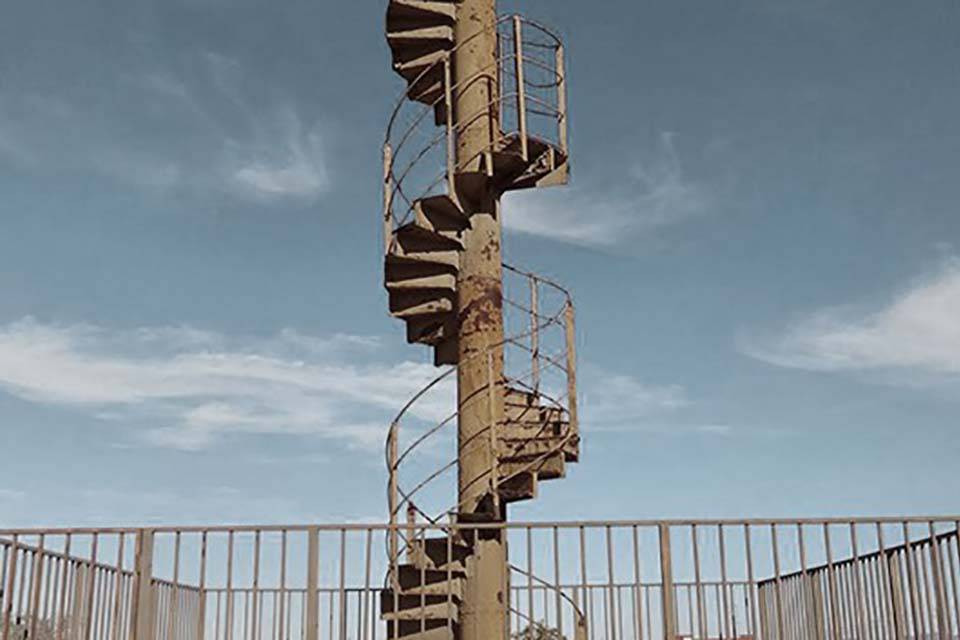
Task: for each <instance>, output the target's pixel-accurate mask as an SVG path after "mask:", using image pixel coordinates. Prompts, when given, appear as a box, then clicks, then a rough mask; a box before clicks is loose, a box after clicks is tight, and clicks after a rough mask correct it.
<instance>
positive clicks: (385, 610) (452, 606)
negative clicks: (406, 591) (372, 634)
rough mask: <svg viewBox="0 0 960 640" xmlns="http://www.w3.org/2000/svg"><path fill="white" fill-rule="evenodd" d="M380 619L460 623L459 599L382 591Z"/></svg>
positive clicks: (390, 590) (391, 590)
mask: <svg viewBox="0 0 960 640" xmlns="http://www.w3.org/2000/svg"><path fill="white" fill-rule="evenodd" d="M380 617H381V618H383V619H384V620H388V621H390V620H392V621H402V620H416V621H418V622H419V621H421V620H424V621H426V620H440V621H443V622H444V623H446V622H447V620H450V621H452V622H459V621H460V599H459V598H453V597H449V596H447V595H426V594H424V595H403V594H402V593H401V594H395V593H394V591H393V589H384V590H383V591H382V592H381V595H380Z"/></svg>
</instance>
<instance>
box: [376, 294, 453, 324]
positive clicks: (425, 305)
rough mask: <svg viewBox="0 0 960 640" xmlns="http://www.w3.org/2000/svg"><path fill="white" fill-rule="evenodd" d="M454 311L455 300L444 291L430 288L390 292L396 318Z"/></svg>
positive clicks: (391, 310)
mask: <svg viewBox="0 0 960 640" xmlns="http://www.w3.org/2000/svg"><path fill="white" fill-rule="evenodd" d="M449 311H453V301H452V300H451V299H450V298H449V297H447V294H446V293H445V292H443V291H439V290H438V291H433V290H429V289H421V290H413V291H391V292H390V314H391V315H393V317H395V318H413V317H416V316H431V315H435V314H438V313H445V312H449Z"/></svg>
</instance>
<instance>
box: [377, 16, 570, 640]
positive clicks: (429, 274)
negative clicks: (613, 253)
mask: <svg viewBox="0 0 960 640" xmlns="http://www.w3.org/2000/svg"><path fill="white" fill-rule="evenodd" d="M457 10H458V4H457V3H456V2H451V1H446V0H391V1H390V3H389V8H388V10H387V41H388V43H389V46H390V50H391V53H392V58H393V67H394V69H395V70H396V72H397V73H398V74H400V75H401V76H402V77H403V78H404V80H405V81H406V83H407V88H406V91H405V93H404V96H403V99H401V100H400V102H399V104H398V105H397V107H396V109H395V110H394V113H393V115H392V118H391V122H390V127H389V130H388V134H387V141H386V144H385V146H384V243H385V244H384V253H385V259H384V271H385V285H386V289H387V292H388V296H389V308H390V313H391V314H392V315H393V316H394V317H396V318H398V319H400V320H403V321H404V323H405V325H406V336H407V341H408V342H410V343H416V344H423V345H426V346H428V347H431V348H432V350H433V360H434V363H435V364H436V365H437V366H442V367H448V368H447V369H446V371H445V372H443V373H442V374H440V375H439V376H438V377H437V378H436V379H435V380H434V381H433V382H431V383H430V384H429V385H427V386H426V387H425V388H424V389H423V390H422V391H421V392H420V393H418V394H417V396H415V397H414V398H413V399H412V400H411V401H410V402H409V403H408V404H407V406H406V407H404V409H403V411H401V413H400V414H399V415H398V416H397V418H396V419H395V420H394V422H393V424H392V426H391V429H390V434H389V437H388V442H387V465H388V470H389V476H390V488H389V510H390V517H391V522H392V523H395V524H396V523H397V522H398V520H399V519H400V516H401V514H403V513H406V514H407V522H408V528H407V529H405V530H404V529H403V527H400V526H398V527H396V528H395V529H394V530H393V531H392V533H391V535H390V537H389V541H388V547H389V548H388V555H389V557H390V565H391V566H390V572H389V575H388V576H387V578H386V583H385V588H384V591H383V593H382V597H381V615H382V618H383V619H384V620H385V621H386V622H387V625H388V637H389V638H411V639H414V640H440V639H448V640H453V639H454V638H457V637H459V636H458V626H459V623H460V615H459V614H460V603H461V600H462V598H463V594H464V589H465V585H466V581H467V580H468V578H469V573H468V572H469V568H468V564H469V563H468V562H467V560H468V558H469V557H470V556H471V554H472V553H473V547H474V544H475V543H476V536H477V535H478V531H477V530H473V531H472V537H471V535H467V534H465V532H464V529H463V528H462V525H469V524H471V523H474V524H482V523H483V522H489V521H490V517H489V516H488V515H484V514H477V513H467V512H465V511H464V510H462V509H461V508H460V505H457V504H454V505H453V506H450V505H449V503H447V504H446V505H445V506H444V507H443V508H442V509H440V510H439V513H431V512H429V510H427V509H426V508H425V507H424V501H426V502H430V498H429V494H430V491H431V489H432V488H435V487H436V486H437V485H438V484H440V481H441V480H442V479H443V478H444V476H446V475H447V474H448V473H450V472H452V471H455V470H456V465H457V460H456V459H454V460H452V461H451V462H449V463H447V464H445V465H439V466H436V467H433V468H431V467H430V466H429V465H430V462H431V458H430V455H429V454H426V455H424V452H425V451H428V450H429V449H430V447H431V443H432V442H434V441H436V440H438V439H446V440H447V442H449V441H450V439H451V438H454V439H455V437H456V434H455V425H456V423H457V413H456V411H455V410H454V411H453V412H452V413H450V414H445V417H444V418H443V419H442V420H439V421H438V422H434V423H429V422H425V421H424V420H423V418H424V416H425V415H427V414H429V413H430V412H429V411H423V410H422V407H424V406H425V405H427V404H429V403H428V402H427V396H428V395H430V394H443V393H449V392H450V391H451V389H450V383H451V382H452V381H453V379H454V378H455V375H454V373H455V371H456V366H457V365H463V364H464V362H460V361H458V353H459V349H458V344H457V333H458V326H457V282H458V272H459V268H460V263H461V256H462V253H463V251H464V250H465V245H464V234H465V232H467V231H468V230H469V229H470V228H471V218H470V215H469V214H468V213H467V212H466V210H465V207H463V206H462V205H461V203H462V202H463V200H461V198H469V197H471V194H470V193H469V185H471V184H476V181H477V179H478V174H479V178H480V179H482V180H484V181H485V187H486V188H488V189H492V190H493V191H494V192H495V193H496V194H497V196H499V195H502V194H503V193H506V192H509V191H515V190H519V189H528V188H536V187H544V186H552V185H562V184H565V183H566V182H567V177H568V152H567V133H566V124H567V123H566V119H567V118H566V98H565V92H566V78H565V74H564V65H563V47H562V44H561V43H560V41H559V40H558V39H557V38H556V36H554V35H553V34H552V33H550V32H549V31H548V30H546V29H545V28H543V27H541V26H540V25H537V24H535V23H532V22H529V21H527V20H525V19H524V18H521V17H519V16H507V17H504V18H500V19H499V20H498V22H497V24H496V27H495V29H496V32H497V33H496V35H497V43H498V46H497V61H496V64H495V65H494V67H493V68H489V69H482V70H481V71H480V72H479V74H480V75H482V76H483V78H484V79H485V80H491V81H492V82H494V83H496V90H495V91H493V92H491V93H492V95H493V96H494V97H493V99H492V103H491V104H489V105H486V107H485V108H486V109H488V110H490V112H492V113H495V114H496V121H497V123H498V129H499V131H498V133H497V134H496V135H494V136H492V139H491V140H490V141H489V144H488V145H487V147H486V148H485V149H484V150H483V151H482V152H481V153H480V154H478V157H475V158H469V159H466V160H463V159H460V160H459V161H458V160H457V158H456V155H455V146H456V139H457V135H458V134H459V133H460V127H461V125H459V124H458V123H456V122H454V118H453V111H454V107H453V105H454V96H456V95H457V92H458V90H460V88H461V85H465V84H469V83H471V82H473V81H475V80H476V79H477V77H479V76H477V77H470V78H461V79H458V80H457V81H456V82H455V81H454V80H453V78H454V76H455V74H453V73H452V66H453V64H454V62H453V61H454V54H455V52H456V50H457V49H458V48H459V47H463V46H467V45H468V44H469V39H468V41H466V42H459V43H457V42H456V41H455V38H454V24H455V22H456V19H457ZM527 52H529V53H527ZM458 120H460V121H469V120H470V115H469V114H462V115H461V116H460V117H459V118H458ZM478 168H479V169H478ZM504 273H505V279H506V278H510V279H512V280H513V281H515V282H517V283H519V286H520V287H521V289H520V290H521V291H522V292H523V295H524V297H526V296H529V297H526V299H525V300H523V301H521V300H520V297H519V296H514V297H510V296H507V295H505V298H504V307H505V315H509V316H511V317H513V318H514V319H517V320H519V322H518V323H516V325H517V326H518V327H519V329H516V330H513V331H510V330H509V329H511V328H512V326H511V325H510V323H508V324H507V329H508V331H507V333H506V335H507V337H506V338H505V340H504V343H503V344H498V345H494V346H492V347H490V349H488V351H487V352H481V353H477V354H474V355H472V356H470V357H471V358H488V359H489V358H492V357H493V351H494V350H497V351H498V352H503V353H504V358H505V361H506V364H507V366H506V369H505V372H504V375H503V377H502V378H499V379H494V378H495V376H494V375H493V374H491V375H490V377H489V379H488V380H487V381H486V385H487V387H486V391H487V392H488V393H491V394H493V393H496V394H501V395H502V399H503V406H504V412H503V417H502V420H497V421H496V422H495V423H493V424H490V425H489V426H488V431H489V433H490V434H491V438H492V448H493V451H494V463H493V468H491V469H489V470H488V471H487V472H486V473H485V474H484V476H483V477H482V478H480V479H479V480H480V481H483V482H487V483H489V490H490V492H491V494H492V495H495V496H496V498H497V501H498V502H499V504H500V505H501V509H504V512H505V505H508V504H512V503H517V502H521V501H526V500H531V499H533V498H535V497H536V496H537V494H538V491H539V489H540V483H541V482H545V481H549V480H555V479H559V478H563V477H564V476H565V475H566V470H567V464H569V463H574V462H577V461H578V459H579V455H580V438H579V430H578V423H577V410H576V373H575V366H576V362H575V353H574V341H573V337H574V310H573V304H572V301H571V299H570V296H569V295H568V294H567V292H566V291H565V290H564V289H563V288H562V287H560V286H558V285H556V284H555V283H552V282H550V281H548V280H546V279H544V278H541V277H539V276H537V275H534V274H532V273H528V272H525V271H522V270H519V269H516V268H514V267H511V266H509V265H504ZM557 345H559V346H557ZM492 370H493V369H492V368H491V371H492ZM408 425H409V426H408ZM451 432H453V433H451ZM401 440H403V441H404V442H403V448H402V450H401ZM418 456H420V457H421V463H420V464H415V460H416V458H417V457H418ZM424 460H426V462H425V463H424V462H423V461H424ZM425 465H426V467H425ZM411 468H414V469H416V470H420V471H421V473H420V476H418V477H417V478H416V480H415V481H414V482H413V484H412V488H408V484H407V482H406V479H407V478H406V476H407V471H408V469H411ZM424 468H426V470H425V471H423V469H424ZM454 502H456V499H454ZM445 518H446V519H447V520H448V521H449V522H450V523H452V525H454V526H451V527H450V528H449V529H447V530H445V531H444V530H443V529H442V528H441V529H440V530H439V531H440V532H443V533H444V535H439V536H436V535H434V536H429V537H428V535H427V529H425V528H424V529H421V530H420V531H419V534H418V533H417V523H418V522H419V521H422V522H424V523H428V524H430V525H438V524H439V523H442V522H443V521H444V519H445ZM456 525H461V526H459V527H458V526H456ZM431 531H433V532H434V534H435V533H437V530H436V529H431ZM511 570H513V571H517V572H522V571H521V570H520V569H518V568H516V567H511ZM522 573H525V572H522ZM526 578H527V580H530V581H533V580H536V581H538V582H541V583H542V584H543V585H548V583H546V582H545V581H541V580H540V579H539V578H537V577H536V576H531V575H527V576H526ZM558 595H559V596H560V597H562V598H564V599H565V600H566V602H567V605H568V606H569V607H570V609H571V611H572V612H573V619H574V620H575V627H576V637H577V638H582V637H585V627H584V625H583V616H582V615H581V614H580V610H579V608H578V606H577V604H576V603H574V602H573V601H572V600H570V599H569V598H568V597H567V596H566V595H565V594H558ZM508 606H509V604H508ZM510 613H511V615H512V616H513V615H522V614H520V612H519V611H517V610H515V609H514V608H512V607H511V608H510ZM528 622H534V621H528Z"/></svg>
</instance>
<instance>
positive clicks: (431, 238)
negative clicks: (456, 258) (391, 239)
mask: <svg viewBox="0 0 960 640" xmlns="http://www.w3.org/2000/svg"><path fill="white" fill-rule="evenodd" d="M394 234H395V237H396V238H397V241H398V242H399V244H400V246H401V247H403V248H404V249H405V250H408V251H460V250H462V249H463V242H462V241H461V240H458V239H457V238H451V237H449V236H445V235H443V234H442V233H439V232H437V231H434V230H433V229H430V228H428V227H425V226H422V225H421V224H420V223H419V222H418V221H416V220H414V221H413V222H408V223H407V224H405V225H402V226H400V227H397V229H396V230H395V231H394Z"/></svg>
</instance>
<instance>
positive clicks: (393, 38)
mask: <svg viewBox="0 0 960 640" xmlns="http://www.w3.org/2000/svg"><path fill="white" fill-rule="evenodd" d="M387 41H388V42H389V43H390V44H402V43H417V42H423V41H441V42H450V43H453V27H452V26H449V25H429V26H414V27H409V26H403V27H399V28H397V29H395V30H388V31H387Z"/></svg>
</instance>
